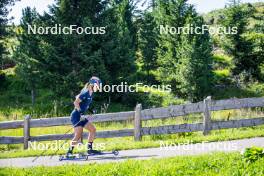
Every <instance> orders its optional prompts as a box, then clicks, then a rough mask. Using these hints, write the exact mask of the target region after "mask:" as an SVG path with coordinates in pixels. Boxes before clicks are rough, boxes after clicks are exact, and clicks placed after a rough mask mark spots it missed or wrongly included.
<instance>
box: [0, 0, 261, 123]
mask: <svg viewBox="0 0 264 176" xmlns="http://www.w3.org/2000/svg"><path fill="white" fill-rule="evenodd" d="M55 2H56V3H55V4H52V5H50V6H49V10H48V11H47V12H45V13H44V14H43V15H40V14H38V12H37V11H36V10H35V9H31V8H29V7H28V8H25V9H23V17H22V19H21V21H20V24H19V25H8V23H7V22H8V19H7V14H8V10H7V7H10V6H12V5H13V3H15V2H14V1H10V0H7V1H1V5H0V10H1V13H0V15H1V20H0V24H1V28H0V30H1V31H0V33H1V38H0V40H1V43H0V44H1V45H0V52H1V71H0V92H1V94H0V107H1V109H0V111H1V119H4V118H16V116H17V115H18V116H20V115H23V114H26V113H31V114H32V115H33V117H43V116H45V117H50V116H60V115H67V114H69V112H70V109H71V108H72V100H73V99H74V97H75V95H76V94H78V92H79V91H80V90H81V89H82V87H83V85H84V84H85V82H86V81H88V79H89V78H90V77H91V76H92V75H95V76H98V77H100V78H101V79H102V82H103V84H109V85H114V84H117V85H118V84H120V83H121V82H127V83H128V84H130V85H134V84H136V83H139V82H140V83H143V84H144V85H171V88H172V91H171V92H160V91H158V90H155V89H149V90H148V91H144V88H142V89H141V91H139V92H124V93H119V92H113V93H106V92H105V93H99V94H96V97H95V102H96V103H94V106H95V107H94V108H96V109H98V111H101V112H110V111H121V110H130V109H133V108H134V107H135V105H136V103H142V104H143V107H144V108H147V107H152V106H168V105H171V104H179V103H182V102H197V101H201V100H202V99H204V98H205V97H206V96H212V98H213V99H223V98H230V97H251V96H263V95H264V93H263V92H264V84H263V81H264V55H263V54H264V52H263V51H264V33H263V32H264V3H254V4H249V3H247V4H241V3H240V2H239V1H238V0H232V1H230V2H229V3H228V4H227V5H226V7H225V8H224V9H221V10H216V11H212V12H210V13H208V14H199V13H197V11H196V9H195V7H194V6H193V5H191V4H188V2H187V0H166V1H164V0H153V1H151V2H149V5H148V7H147V8H146V9H144V10H142V9H140V8H139V5H138V3H139V1H136V0H109V1H102V0H79V1H76V0H56V1H55ZM58 24H60V26H61V27H67V26H70V25H75V26H77V27H82V28H87V27H89V29H91V28H92V32H93V33H94V34H78V33H72V34H70V35H64V34H51V33H47V34H38V33H37V34H30V33H29V32H28V31H29V26H41V27H43V28H46V27H54V26H58ZM190 25H191V26H194V27H202V26H203V25H207V26H209V27H219V26H222V27H226V28H229V27H236V30H237V32H236V33H235V34H222V33H221V34H211V33H210V32H208V31H207V32H204V33H202V34H197V33H190V34H184V33H180V34H172V33H161V32H160V28H161V26H173V27H186V26H190ZM100 29H104V30H105V32H104V33H103V34H100V33H99V32H100Z"/></svg>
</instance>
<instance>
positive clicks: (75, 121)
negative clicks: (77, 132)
mask: <svg viewBox="0 0 264 176" xmlns="http://www.w3.org/2000/svg"><path fill="white" fill-rule="evenodd" d="M80 120H81V113H80V112H79V111H77V110H76V109H74V110H73V111H72V113H71V123H72V125H73V126H74V127H78V126H81V127H84V126H85V125H86V124H87V123H88V120H87V119H84V120H81V121H80Z"/></svg>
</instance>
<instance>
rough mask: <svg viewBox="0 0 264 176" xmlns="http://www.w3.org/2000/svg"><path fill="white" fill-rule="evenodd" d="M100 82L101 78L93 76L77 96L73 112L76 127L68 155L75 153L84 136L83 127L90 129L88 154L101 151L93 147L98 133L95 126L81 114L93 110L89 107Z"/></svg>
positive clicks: (72, 116)
mask: <svg viewBox="0 0 264 176" xmlns="http://www.w3.org/2000/svg"><path fill="white" fill-rule="evenodd" d="M100 84H101V80H100V79H99V78H98V77H95V76H93V77H91V78H90V80H89V81H88V82H87V83H86V84H85V86H84V88H83V89H82V90H81V92H80V94H79V95H77V96H76V99H75V101H74V110H73V111H72V113H71V122H72V125H73V127H74V137H73V139H72V141H71V143H70V148H69V150H68V152H67V156H68V155H72V154H73V149H74V146H75V145H76V144H77V143H78V141H79V139H80V138H81V137H82V134H83V128H84V129H86V130H88V131H89V136H88V145H87V154H100V153H101V151H98V150H94V149H93V141H94V138H95V133H96V128H95V126H94V125H93V124H92V123H91V122H90V121H89V120H88V119H87V118H85V119H84V120H81V115H84V114H85V112H86V111H88V110H89V111H90V112H91V110H90V109H89V107H90V105H91V103H92V99H93V94H94V93H95V92H97V91H98V90H99V88H100Z"/></svg>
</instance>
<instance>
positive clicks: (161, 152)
mask: <svg viewBox="0 0 264 176" xmlns="http://www.w3.org/2000/svg"><path fill="white" fill-rule="evenodd" d="M251 146H259V147H264V137H258V138H251V139H242V140H233V141H222V142H210V143H198V144H188V145H178V146H176V145H174V144H170V143H163V144H162V145H161V147H160V148H148V149H135V150H123V151H119V155H118V156H116V157H115V156H113V155H102V156H91V157H89V160H88V161H59V156H53V158H52V159H50V156H43V157H39V158H38V159H37V160H36V161H34V162H32V160H33V159H34V157H26V158H11V159H0V167H9V166H14V167H32V166H58V165H64V164H87V163H91V162H97V163H104V162H120V161H124V160H127V159H140V160H141V159H151V158H164V157H172V156H180V155H198V154H205V153H211V152H215V151H219V152H232V151H242V150H243V149H245V148H247V147H251Z"/></svg>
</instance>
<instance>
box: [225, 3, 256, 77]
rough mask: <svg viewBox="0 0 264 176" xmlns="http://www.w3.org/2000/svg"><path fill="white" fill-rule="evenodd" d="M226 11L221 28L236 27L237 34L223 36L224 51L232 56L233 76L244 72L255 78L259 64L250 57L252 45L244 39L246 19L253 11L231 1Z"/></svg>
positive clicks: (250, 7) (246, 6)
mask: <svg viewBox="0 0 264 176" xmlns="http://www.w3.org/2000/svg"><path fill="white" fill-rule="evenodd" d="M229 5H230V6H229V8H227V9H226V12H225V17H224V19H223V20H222V24H223V26H225V27H227V28H232V27H236V28H237V33H235V34H232V35H225V38H226V42H225V44H224V47H225V50H226V51H227V52H228V53H229V54H231V55H232V56H233V63H234V68H233V69H232V73H233V75H239V74H241V73H243V72H246V73H247V75H248V76H250V75H251V76H254V75H255V76H256V75H258V73H256V71H257V67H258V65H259V62H257V61H256V60H255V58H253V57H252V56H251V53H252V50H253V45H252V44H253V43H251V42H250V41H248V40H247V39H246V38H245V36H244V35H245V34H246V32H247V26H248V19H249V18H250V17H251V16H252V14H253V13H254V11H255V9H254V8H253V7H252V6H251V5H245V6H244V5H241V4H240V1H236V0H233V1H231V2H230V4H229Z"/></svg>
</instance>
